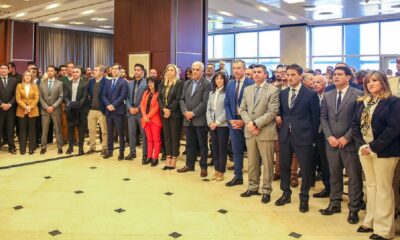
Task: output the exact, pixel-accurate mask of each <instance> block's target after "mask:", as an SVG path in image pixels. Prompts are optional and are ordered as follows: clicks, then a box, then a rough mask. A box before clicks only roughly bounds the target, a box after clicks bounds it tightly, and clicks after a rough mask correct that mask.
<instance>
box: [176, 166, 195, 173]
mask: <svg viewBox="0 0 400 240" xmlns="http://www.w3.org/2000/svg"><path fill="white" fill-rule="evenodd" d="M176 171H177V172H178V173H185V172H194V168H189V167H188V166H184V167H183V168H181V169H178V170H176Z"/></svg>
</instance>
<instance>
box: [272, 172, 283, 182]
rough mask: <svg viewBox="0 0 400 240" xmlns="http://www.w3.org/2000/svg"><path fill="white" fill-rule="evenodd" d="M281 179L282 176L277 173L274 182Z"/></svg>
mask: <svg viewBox="0 0 400 240" xmlns="http://www.w3.org/2000/svg"><path fill="white" fill-rule="evenodd" d="M279 179H281V176H280V175H278V174H276V173H275V174H274V179H273V180H274V181H276V180H279Z"/></svg>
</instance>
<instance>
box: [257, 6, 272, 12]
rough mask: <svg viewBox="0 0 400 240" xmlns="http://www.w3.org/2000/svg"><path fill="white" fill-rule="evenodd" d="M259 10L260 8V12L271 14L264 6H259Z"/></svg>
mask: <svg viewBox="0 0 400 240" xmlns="http://www.w3.org/2000/svg"><path fill="white" fill-rule="evenodd" d="M257 8H258V9H259V10H261V11H264V12H269V9H268V8H266V7H264V6H257Z"/></svg>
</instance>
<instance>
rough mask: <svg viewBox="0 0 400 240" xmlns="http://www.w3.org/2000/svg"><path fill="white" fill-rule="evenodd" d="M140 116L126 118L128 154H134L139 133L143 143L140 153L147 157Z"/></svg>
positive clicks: (144, 135)
mask: <svg viewBox="0 0 400 240" xmlns="http://www.w3.org/2000/svg"><path fill="white" fill-rule="evenodd" d="M141 117H142V116H141V114H135V115H133V116H128V129H129V148H130V152H131V153H134V154H136V143H137V138H136V136H137V134H138V131H140V135H141V137H142V139H141V141H142V143H143V149H142V153H143V156H147V140H146V134H145V132H144V129H143V127H142V122H141Z"/></svg>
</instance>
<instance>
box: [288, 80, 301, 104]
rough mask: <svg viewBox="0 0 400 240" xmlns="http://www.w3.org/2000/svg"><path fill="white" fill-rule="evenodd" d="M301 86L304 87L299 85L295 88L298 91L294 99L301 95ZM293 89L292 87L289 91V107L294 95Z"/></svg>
mask: <svg viewBox="0 0 400 240" xmlns="http://www.w3.org/2000/svg"><path fill="white" fill-rule="evenodd" d="M301 86H302V84H301V83H300V84H299V85H297V87H295V88H294V89H295V90H296V97H295V98H294V99H296V98H297V96H298V95H299V92H300V89H301ZM292 89H293V88H292V87H290V89H289V101H288V103H289V107H290V100H291V99H292V94H293V90H292Z"/></svg>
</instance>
